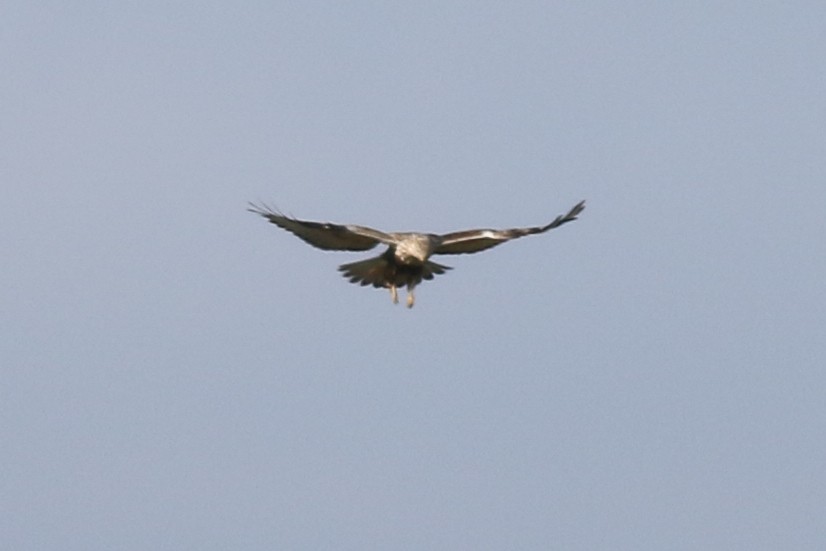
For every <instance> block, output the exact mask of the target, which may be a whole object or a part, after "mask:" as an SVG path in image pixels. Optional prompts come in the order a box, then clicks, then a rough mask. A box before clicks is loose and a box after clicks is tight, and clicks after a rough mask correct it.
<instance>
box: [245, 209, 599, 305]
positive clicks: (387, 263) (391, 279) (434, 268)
mask: <svg viewBox="0 0 826 551" xmlns="http://www.w3.org/2000/svg"><path fill="white" fill-rule="evenodd" d="M584 208H585V201H581V202H579V203H578V204H577V205H575V206H574V207H573V208H572V209H571V210H570V211H569V212H568V214H564V215H559V216H557V217H556V219H555V220H554V221H553V222H551V223H549V224H547V225H545V226H536V227H533V228H513V229H509V230H466V231H458V232H453V233H446V234H443V235H437V234H433V233H416V232H394V233H385V232H382V231H379V230H374V229H372V228H366V227H364V226H353V225H340V224H331V223H329V222H307V221H305V220H297V219H295V218H291V217H289V216H284V215H283V214H281V213H280V212H278V211H276V210H274V209H271V208H269V207H267V206H258V205H255V204H252V203H250V208H249V210H250V211H251V212H254V213H256V214H260V215H261V216H263V217H264V218H266V219H267V220H269V221H270V222H272V223H273V224H275V225H276V226H278V227H279V228H283V229H285V230H287V231H289V232H292V233H294V234H295V235H297V236H298V237H299V238H301V239H303V240H304V241H306V242H307V243H309V244H310V245H312V246H314V247H318V248H319V249H324V250H326V251H331V250H332V251H366V250H368V249H372V248H373V247H375V246H376V245H378V244H379V243H383V244H385V245H387V250H386V251H384V252H383V253H382V254H381V255H379V256H377V257H375V258H370V259H367V260H362V261H360V262H353V263H351V264H343V265H341V266H340V267H339V271H341V272H343V274H344V277H346V278H348V279H349V280H350V282H352V283H359V284H361V285H372V286H373V287H376V288H379V287H385V288H388V289H390V296H391V298H392V299H393V302H394V303H398V301H399V299H398V291H397V289H398V288H399V287H404V286H407V306H408V307H412V306H413V302H414V300H415V297H414V295H413V289H414V288H415V287H416V285H418V284H419V283H421V281H422V280H423V279H427V280H430V279H433V276H434V275H438V274H443V273H445V271H446V270H450V269H451V268H450V267H449V266H442V265H441V264H437V263H435V262H432V261H430V260H429V258H430V256H431V255H434V254H463V253H476V252H479V251H484V250H485V249H490V248H491V247H495V246H496V245H499V244H500V243H504V242H505V241H510V240H511V239H516V238H518V237H523V236H525V235H532V234H535V233H543V232H546V231H548V230H552V229H554V228H557V227H559V226H561V225H562V224H565V223H567V222H571V221H573V220H576V218H577V215H578V214H579V213H580V212H582V210H583V209H584Z"/></svg>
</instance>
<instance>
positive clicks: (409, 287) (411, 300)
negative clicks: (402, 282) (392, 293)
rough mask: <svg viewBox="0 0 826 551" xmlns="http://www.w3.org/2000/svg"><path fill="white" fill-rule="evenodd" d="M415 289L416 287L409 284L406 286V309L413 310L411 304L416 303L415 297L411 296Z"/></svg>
mask: <svg viewBox="0 0 826 551" xmlns="http://www.w3.org/2000/svg"><path fill="white" fill-rule="evenodd" d="M415 287H416V286H415V285H412V284H410V283H408V284H407V307H408V308H413V303H414V302H416V296H415V295H414V294H413V289H414V288H415Z"/></svg>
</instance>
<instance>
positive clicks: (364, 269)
mask: <svg viewBox="0 0 826 551" xmlns="http://www.w3.org/2000/svg"><path fill="white" fill-rule="evenodd" d="M338 269H339V271H340V272H342V275H343V276H344V277H346V278H347V279H349V280H350V283H358V284H359V285H362V286H367V285H372V286H373V287H376V288H381V287H393V286H395V287H403V286H405V285H410V286H416V285H417V284H418V283H420V282H421V281H422V280H423V279H424V280H428V281H429V280H431V279H433V277H434V276H436V275H440V274H443V273H445V272H446V271H447V270H450V269H451V268H450V266H443V265H441V264H437V263H436V262H431V261H429V260H428V261H426V262H425V263H424V264H423V265H421V266H407V265H400V264H397V263H396V262H395V259H394V257H393V255H392V253H391V254H390V255H388V254H382V255H381V256H377V257H375V258H368V259H367V260H361V261H359V262H352V263H350V264H342V265H341V266H339V268H338Z"/></svg>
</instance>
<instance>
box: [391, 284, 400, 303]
mask: <svg viewBox="0 0 826 551" xmlns="http://www.w3.org/2000/svg"><path fill="white" fill-rule="evenodd" d="M390 299H391V300H392V301H393V304H398V303H399V292H398V291H397V290H396V286H395V285H392V284H391V285H390Z"/></svg>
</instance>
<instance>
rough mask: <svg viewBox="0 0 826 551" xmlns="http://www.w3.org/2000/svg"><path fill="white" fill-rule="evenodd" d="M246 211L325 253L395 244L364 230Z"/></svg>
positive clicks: (258, 208) (264, 210) (260, 209)
mask: <svg viewBox="0 0 826 551" xmlns="http://www.w3.org/2000/svg"><path fill="white" fill-rule="evenodd" d="M247 210H249V211H250V212H254V213H255V214H260V215H261V216H263V217H264V218H266V219H267V220H269V221H270V222H272V223H273V224H275V225H276V226H278V227H279V228H283V229H285V230H287V231H288V232H290V233H293V234H295V235H296V236H298V237H299V238H301V239H302V240H304V241H305V242H307V243H309V244H310V245H312V246H313V247H318V248H319V249H324V250H325V251H366V250H368V249H372V248H373V247H375V246H376V245H378V244H379V243H386V244H388V245H390V244H393V243H395V240H394V239H393V237H392V236H390V235H388V234H386V233H384V232H380V231H379V230H374V229H372V228H365V227H364V226H353V225H341V224H331V223H329V222H307V221H305V220H296V219H295V218H290V217H289V216H284V215H283V214H281V213H280V212H278V211H276V210H274V209H271V208H269V207H267V206H258V205H255V204H253V203H250V208H249V209H247Z"/></svg>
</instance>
